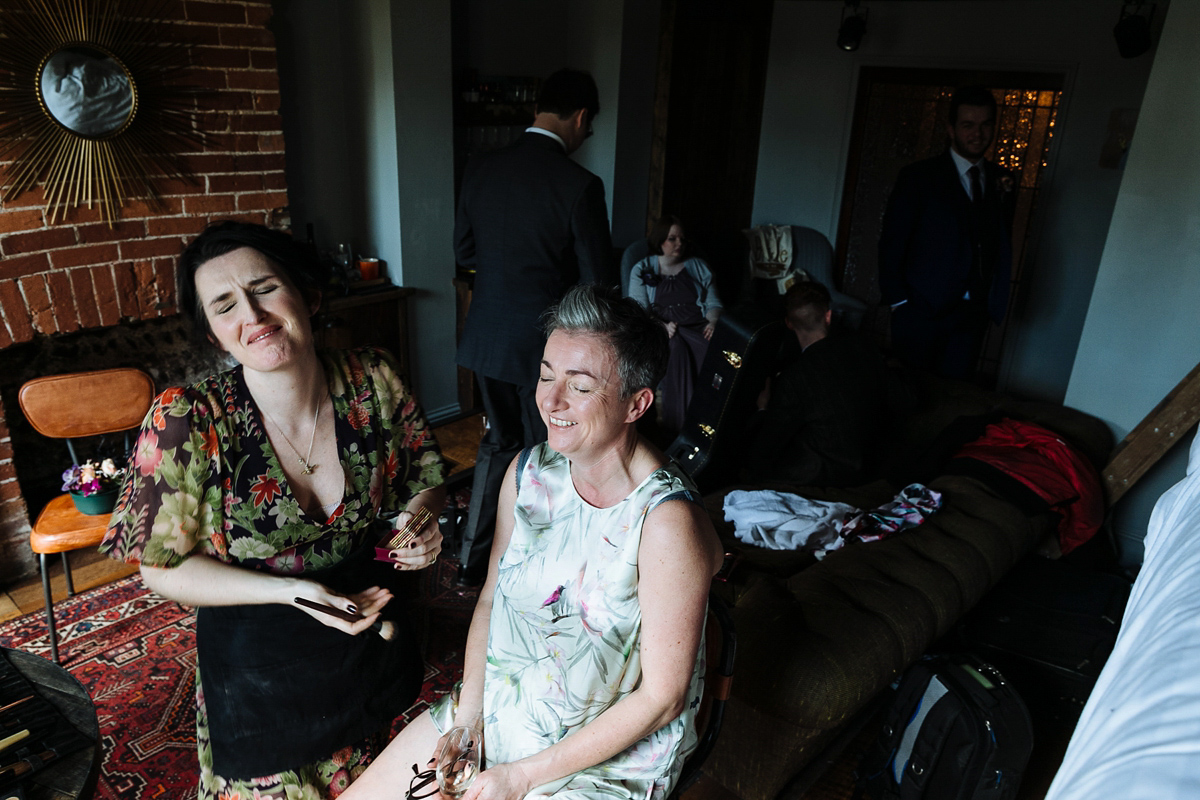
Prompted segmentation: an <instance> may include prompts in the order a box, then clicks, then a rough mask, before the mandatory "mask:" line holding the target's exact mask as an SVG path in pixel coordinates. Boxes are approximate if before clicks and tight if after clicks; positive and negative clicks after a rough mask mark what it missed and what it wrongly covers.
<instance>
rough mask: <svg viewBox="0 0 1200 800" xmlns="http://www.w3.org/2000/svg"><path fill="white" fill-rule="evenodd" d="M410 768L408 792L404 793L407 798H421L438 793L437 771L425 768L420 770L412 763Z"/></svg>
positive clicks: (418, 799)
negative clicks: (411, 772) (411, 775)
mask: <svg viewBox="0 0 1200 800" xmlns="http://www.w3.org/2000/svg"><path fill="white" fill-rule="evenodd" d="M412 770H413V779H412V781H411V782H410V783H409V784H408V793H407V794H405V795H404V797H405V798H406V799H407V800H422V798H425V797H432V796H433V795H435V794H437V793H438V791H439V788H438V783H437V773H436V772H434V770H431V769H427V770H425V771H423V772H422V771H421V770H419V769H417V765H416V764H413V765H412Z"/></svg>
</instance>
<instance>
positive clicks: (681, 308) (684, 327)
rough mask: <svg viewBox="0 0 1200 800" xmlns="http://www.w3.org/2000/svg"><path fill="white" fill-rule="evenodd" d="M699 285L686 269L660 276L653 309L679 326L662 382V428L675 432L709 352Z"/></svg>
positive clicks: (672, 342)
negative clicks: (701, 311) (697, 289)
mask: <svg viewBox="0 0 1200 800" xmlns="http://www.w3.org/2000/svg"><path fill="white" fill-rule="evenodd" d="M697 299H698V294H697V292H696V284H695V283H694V282H693V281H692V278H691V276H690V275H688V274H687V272H684V271H682V270H681V271H680V272H679V273H678V274H677V275H669V276H665V275H664V276H660V280H659V282H658V286H657V289H656V291H655V294H654V302H652V303H651V304H650V310H651V311H652V312H653V313H654V316H656V317H658V318H659V319H661V320H663V321H664V322H674V323H675V324H676V325H677V326H678V327H676V329H675V335H674V336H672V337H671V356H670V360H669V361H668V362H667V375H666V377H665V378H663V382H662V383H661V384H660V388H661V390H662V403H663V427H665V428H667V429H669V430H670V431H672V432H674V433H678V432H679V431H680V430H681V429H682V428H683V418H684V416H685V414H686V413H687V407H688V403H690V402H691V401H692V389H693V387H694V385H695V381H696V374H697V373H698V372H699V371H700V365H701V364H702V363H704V354H705V353H706V352H708V340H707V339H705V338H704V328H705V326H707V325H708V320H706V319H705V318H704V315H703V314H701V313H700V306H699V305H697V302H696V301H697Z"/></svg>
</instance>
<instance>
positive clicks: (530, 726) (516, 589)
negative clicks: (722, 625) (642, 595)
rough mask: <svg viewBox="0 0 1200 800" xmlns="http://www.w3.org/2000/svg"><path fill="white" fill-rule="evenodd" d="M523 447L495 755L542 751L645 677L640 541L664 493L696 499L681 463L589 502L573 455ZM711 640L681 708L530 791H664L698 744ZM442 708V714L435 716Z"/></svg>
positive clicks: (493, 635) (584, 794) (488, 727)
mask: <svg viewBox="0 0 1200 800" xmlns="http://www.w3.org/2000/svg"><path fill="white" fill-rule="evenodd" d="M526 452H527V453H528V457H525V455H524V454H523V456H522V461H521V463H520V469H519V470H518V474H517V485H518V489H517V500H516V509H515V516H516V525H515V527H514V529H513V534H512V540H511V541H510V543H509V545H508V549H507V550H506V551H505V553H504V556H503V558H502V559H501V560H500V567H499V574H498V580H497V584H496V591H495V597H494V599H493V605H492V615H491V624H490V626H489V636H488V650H487V669H486V674H485V679H484V698H483V704H484V750H485V753H486V758H487V763H488V765H493V764H501V763H507V762H510V761H516V760H517V759H520V758H525V757H527V756H529V755H532V754H534V753H537V752H540V751H542V750H544V749H546V748H547V747H549V746H550V745H552V744H554V743H555V742H558V741H559V740H560V739H562V738H563V737H565V736H569V735H570V734H571V733H573V732H575V731H576V730H578V729H579V728H581V727H583V726H584V725H586V724H588V723H589V722H591V721H592V720H594V719H595V718H596V717H598V716H599V715H600V714H601V713H602V712H603V711H604V710H605V709H607V708H609V707H610V706H612V705H613V704H615V703H616V702H617V701H618V700H620V699H621V698H622V697H624V696H625V695H627V694H629V693H630V692H632V691H633V690H634V689H635V688H636V687H637V686H638V684H639V682H640V680H641V647H640V645H641V635H642V612H641V607H640V605H639V603H638V565H637V561H638V547H639V545H640V544H641V533H642V524H643V523H644V522H645V520H646V515H647V514H648V513H649V512H650V511H651V510H652V509H654V508H655V507H656V506H657V505H658V504H659V503H661V502H663V501H664V500H668V499H680V498H683V499H685V500H686V501H689V502H690V501H698V495H697V494H696V493H695V487H694V485H693V484H692V482H691V480H690V479H689V478H688V477H687V475H686V474H685V473H684V472H683V471H682V470H681V469H680V468H679V467H678V466H677V465H675V464H669V465H668V466H666V467H663V468H661V469H659V470H657V471H655V472H654V473H653V474H651V475H650V476H649V477H647V478H646V479H645V480H644V481H642V483H641V484H640V485H639V486H638V487H637V488H636V489H634V490H633V492H631V493H630V495H629V496H628V497H626V498H625V499H624V500H622V501H621V502H620V503H618V504H616V505H615V506H612V507H611V508H595V507H593V506H591V505H589V504H588V503H586V502H585V501H584V500H583V498H581V497H580V496H579V494H578V492H576V490H575V486H574V483H573V482H572V481H571V473H570V463H569V462H568V461H567V459H566V458H565V457H564V456H562V455H561V454H559V453H556V452H555V451H553V450H551V449H550V448H549V447H548V446H547V445H545V444H540V445H537V446H536V447H534V448H532V450H530V451H526ZM703 653H704V644H703V642H701V645H700V650H699V653H698V658H697V663H696V667H695V669H694V670H693V673H692V681H691V686H690V687H689V690H688V702H687V703H686V704H685V707H684V711H683V713H681V714H680V715H679V716H678V717H677V718H676V719H674V720H673V721H671V722H669V723H667V724H666V725H664V726H663V727H662V728H660V729H659V730H657V731H655V732H654V733H652V734H650V735H649V736H647V737H645V738H644V739H642V740H640V741H638V742H636V743H634V744H633V745H632V746H630V747H629V748H628V749H626V750H625V751H623V752H621V753H619V754H618V755H616V756H615V757H613V758H611V759H609V760H608V761H605V762H603V763H601V764H599V765H597V766H595V767H591V768H589V769H586V770H584V771H582V772H579V773H576V774H574V775H572V776H570V777H568V778H564V779H562V780H560V781H556V782H554V783H553V784H547V785H545V786H541V787H538V788H537V789H535V790H534V791H533V792H532V793H531V794H530V795H529V796H530V797H537V796H544V795H549V794H554V795H555V797H556V798H599V797H605V798H631V799H632V798H638V799H639V800H641V799H642V798H663V797H666V795H667V794H668V793H669V792H670V790H671V788H672V787H673V786H674V784H675V781H676V780H677V779H678V777H679V772H680V770H681V769H682V767H683V761H684V758H686V757H687V755H688V754H689V753H691V751H692V750H693V749H694V748H695V746H696V732H695V713H696V708H697V706H698V705H699V701H700V696H701V692H702V689H703V670H704V664H703ZM436 716H437V715H436V714H435V718H436Z"/></svg>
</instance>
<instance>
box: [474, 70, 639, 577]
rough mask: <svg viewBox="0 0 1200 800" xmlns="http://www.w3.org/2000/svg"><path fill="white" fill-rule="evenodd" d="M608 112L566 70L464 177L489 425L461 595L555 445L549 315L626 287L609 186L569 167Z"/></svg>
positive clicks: (589, 84)
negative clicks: (524, 479)
mask: <svg viewBox="0 0 1200 800" xmlns="http://www.w3.org/2000/svg"><path fill="white" fill-rule="evenodd" d="M599 112H600V99H599V93H598V91H597V89H596V83H595V81H594V80H592V77H591V76H590V75H588V74H587V73H585V72H579V71H577V70H560V71H559V72H556V73H554V74H553V75H551V76H550V77H549V78H547V79H546V80H545V81H544V82H543V84H542V88H541V91H540V92H539V94H538V102H537V110H536V115H535V118H534V121H533V125H532V126H531V127H530V128H528V129H526V131H525V133H524V134H523V135H522V136H521V138H520V139H518V140H517V141H516V142H514V143H513V144H512V145H510V146H508V147H505V148H503V149H501V150H497V151H494V152H491V153H485V154H483V155H481V156H479V157H477V158H474V159H472V160H471V162H470V163H469V164H468V165H467V169H466V172H465V174H464V175H463V181H462V191H461V193H460V196H459V203H458V216H457V219H456V220H455V225H454V252H455V255H456V256H457V258H458V263H459V264H462V265H464V266H467V267H473V268H474V269H475V285H474V289H473V292H472V297H471V309H470V311H469V312H468V315H467V320H466V324H465V325H464V327H463V332H462V338H461V340H460V342H459V346H458V359H457V360H458V363H459V364H460V365H462V366H464V367H467V368H469V369H471V370H473V371H474V372H475V376H476V380H477V381H478V385H479V390H480V394H481V395H482V396H483V409H484V413H485V414H486V415H487V423H488V428H487V431H486V432H485V433H484V437H483V441H482V442H481V443H480V445H479V453H478V455H477V456H476V459H475V478H474V483H473V485H472V488H471V506H470V510H469V516H468V521H467V528H466V531H465V533H464V535H463V542H462V548H461V550H460V553H459V557H460V563H461V567H460V573H459V583H460V584H463V585H468V586H472V585H477V584H479V583H482V582H483V579H484V577H485V576H486V573H487V561H488V553H489V552H490V550H491V543H492V534H493V532H494V529H495V524H496V503H497V500H498V498H499V495H500V488H501V484H502V482H503V479H504V472H505V470H506V469H508V465H509V463H510V462H511V461H512V460H513V458H514V457H515V456H516V454H517V453H519V452H520V451H521V449H522V448H524V447H529V446H531V445H534V444H537V443H538V442H543V441H545V440H546V426H545V425H544V424H543V423H542V420H541V416H540V415H539V414H538V409H537V404H536V402H535V397H534V395H535V392H536V389H537V376H538V370H539V365H540V363H541V358H542V347H543V346H544V344H545V336H544V335H543V333H542V328H541V316H542V313H543V312H544V311H545V310H546V309H547V307H549V306H550V305H552V304H554V303H556V302H557V301H558V300H560V299H561V298H562V296H563V295H564V294H565V293H566V291H567V290H568V289H569V288H570V287H572V286H574V285H575V284H577V283H600V284H608V285H615V284H616V282H617V270H616V267H615V265H614V264H613V251H612V241H611V239H610V236H609V229H608V211H607V209H606V207H605V204H604V184H603V182H602V181H601V180H600V178H598V177H596V176H595V175H593V174H592V173H591V172H588V171H587V170H586V169H584V168H583V167H581V166H580V165H579V164H576V163H575V162H574V161H572V160H571V159H570V158H568V156H569V155H570V154H571V153H573V152H575V150H577V149H578V148H579V146H580V145H581V144H583V142H584V140H585V139H587V138H588V137H589V136H591V134H592V121H593V120H594V119H595V117H596V114H598V113H599Z"/></svg>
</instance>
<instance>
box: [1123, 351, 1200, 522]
mask: <svg viewBox="0 0 1200 800" xmlns="http://www.w3.org/2000/svg"><path fill="white" fill-rule="evenodd" d="M1197 421H1200V364H1197V365H1196V366H1195V367H1193V368H1192V371H1191V372H1189V373H1188V374H1187V377H1185V378H1184V379H1183V380H1181V381H1180V382H1179V384H1178V385H1177V386H1176V387H1175V388H1174V389H1172V390H1171V391H1170V392H1168V393H1167V396H1166V397H1164V398H1163V399H1162V401H1161V402H1159V404H1158V405H1157V406H1155V407H1154V410H1153V411H1151V412H1150V413H1149V414H1147V415H1146V417H1145V418H1144V419H1143V420H1142V421H1141V422H1139V423H1138V426H1137V427H1136V428H1134V429H1133V430H1131V431H1130V432H1129V435H1128V436H1126V437H1125V439H1124V440H1123V441H1122V442H1121V444H1120V445H1118V446H1117V449H1116V451H1115V452H1114V453H1113V456H1112V458H1111V459H1109V461H1108V465H1107V466H1105V468H1104V490H1105V494H1106V495H1107V496H1108V504H1109V506H1112V505H1113V504H1115V503H1116V502H1117V501H1118V500H1120V499H1121V497H1122V495H1124V494H1125V492H1127V491H1129V489H1130V488H1131V487H1132V486H1133V485H1134V484H1135V483H1137V482H1138V479H1139V478H1141V477H1142V476H1143V475H1145V474H1146V470H1148V469H1150V467H1152V466H1154V464H1155V463H1156V462H1157V461H1158V460H1159V459H1160V458H1162V457H1163V456H1164V455H1166V453H1167V451H1168V450H1170V449H1171V448H1172V447H1174V446H1175V445H1176V444H1177V443H1178V442H1179V441H1180V440H1181V439H1183V436H1184V434H1186V433H1187V432H1188V430H1190V429H1191V428H1192V426H1193V425H1195V424H1196V422H1197Z"/></svg>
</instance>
